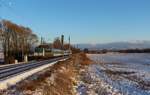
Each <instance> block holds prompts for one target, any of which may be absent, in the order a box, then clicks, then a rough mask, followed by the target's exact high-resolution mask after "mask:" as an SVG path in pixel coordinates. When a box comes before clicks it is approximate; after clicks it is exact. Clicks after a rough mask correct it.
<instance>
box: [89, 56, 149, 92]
mask: <svg viewBox="0 0 150 95" xmlns="http://www.w3.org/2000/svg"><path fill="white" fill-rule="evenodd" d="M88 57H89V58H90V59H92V60H94V62H95V63H98V64H93V65H91V66H90V67H89V68H90V70H91V71H92V72H94V74H95V76H97V77H98V78H99V79H102V80H103V81H104V82H105V83H107V84H108V85H111V86H112V88H113V89H117V90H119V91H120V92H121V93H123V95H150V54H144V53H142V54H136V53H134V54H91V55H90V54H88Z"/></svg>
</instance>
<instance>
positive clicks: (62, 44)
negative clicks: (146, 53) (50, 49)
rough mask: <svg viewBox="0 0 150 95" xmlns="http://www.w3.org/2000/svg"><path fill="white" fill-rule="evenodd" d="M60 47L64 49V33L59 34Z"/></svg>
mask: <svg viewBox="0 0 150 95" xmlns="http://www.w3.org/2000/svg"><path fill="white" fill-rule="evenodd" d="M61 49H62V50H63V49H64V35H61Z"/></svg>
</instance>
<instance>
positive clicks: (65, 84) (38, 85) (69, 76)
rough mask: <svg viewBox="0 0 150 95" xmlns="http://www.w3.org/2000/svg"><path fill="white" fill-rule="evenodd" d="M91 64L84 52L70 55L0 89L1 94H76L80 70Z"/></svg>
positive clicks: (79, 80) (80, 74) (79, 81)
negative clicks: (8, 86) (10, 85)
mask: <svg viewBox="0 0 150 95" xmlns="http://www.w3.org/2000/svg"><path fill="white" fill-rule="evenodd" d="M89 64H91V61H90V60H89V59H88V58H87V57H86V55H85V54H83V53H79V54H74V55H72V56H71V57H70V58H69V59H68V60H66V61H61V62H58V63H57V64H54V65H53V66H50V67H48V68H47V69H45V70H43V71H40V72H38V73H36V74H34V75H32V76H31V77H29V78H27V79H24V80H23V81H21V82H19V83H17V84H16V85H14V86H12V87H10V88H8V89H7V90H5V91H1V92H0V93H1V94H2V95H76V94H78V93H79V91H78V90H79V89H81V88H80V87H79V86H80V83H81V76H82V74H83V73H82V72H86V71H85V70H86V69H85V68H86V67H88V65H89Z"/></svg>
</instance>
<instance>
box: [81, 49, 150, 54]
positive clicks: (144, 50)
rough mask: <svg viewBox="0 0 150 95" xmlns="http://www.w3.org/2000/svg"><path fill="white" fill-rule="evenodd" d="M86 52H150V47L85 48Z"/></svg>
mask: <svg viewBox="0 0 150 95" xmlns="http://www.w3.org/2000/svg"><path fill="white" fill-rule="evenodd" d="M83 51H84V52H85V53H98V54H103V53H109V52H114V53H115V52H116V53H150V48H143V49H139V48H135V49H111V50H110V49H101V50H89V49H88V48H85V49H84V50H83Z"/></svg>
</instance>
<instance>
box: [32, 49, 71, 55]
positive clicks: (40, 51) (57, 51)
mask: <svg viewBox="0 0 150 95" xmlns="http://www.w3.org/2000/svg"><path fill="white" fill-rule="evenodd" d="M71 54H72V52H71V50H61V49H55V48H52V49H45V48H36V49H35V52H34V56H54V57H57V56H67V55H71Z"/></svg>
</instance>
